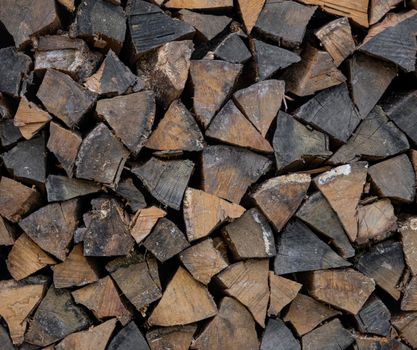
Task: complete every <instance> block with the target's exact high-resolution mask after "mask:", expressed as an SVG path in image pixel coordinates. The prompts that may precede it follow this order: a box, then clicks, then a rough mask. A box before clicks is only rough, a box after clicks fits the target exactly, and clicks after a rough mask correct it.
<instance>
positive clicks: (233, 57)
mask: <svg viewBox="0 0 417 350" xmlns="http://www.w3.org/2000/svg"><path fill="white" fill-rule="evenodd" d="M214 56H215V57H216V58H218V59H220V60H223V61H227V62H230V63H242V64H243V63H245V62H247V61H248V60H250V58H251V57H252V54H251V53H250V51H249V49H248V48H247V47H246V44H245V43H244V42H243V40H242V38H241V36H240V35H239V34H238V33H231V34H229V35H228V36H227V37H225V38H224V39H223V41H222V42H221V43H220V44H219V45H218V46H217V47H216V49H215V50H214Z"/></svg>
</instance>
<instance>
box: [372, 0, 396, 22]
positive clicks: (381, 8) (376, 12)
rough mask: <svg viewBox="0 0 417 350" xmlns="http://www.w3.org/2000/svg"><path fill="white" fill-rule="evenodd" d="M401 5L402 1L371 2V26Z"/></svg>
mask: <svg viewBox="0 0 417 350" xmlns="http://www.w3.org/2000/svg"><path fill="white" fill-rule="evenodd" d="M399 3H401V0H388V1H387V0H371V1H370V3H369V24H370V25H372V24H375V23H377V22H378V21H379V20H380V19H381V18H382V17H384V16H385V14H386V13H387V12H388V11H390V10H391V9H393V8H394V7H395V6H396V5H397V4H399Z"/></svg>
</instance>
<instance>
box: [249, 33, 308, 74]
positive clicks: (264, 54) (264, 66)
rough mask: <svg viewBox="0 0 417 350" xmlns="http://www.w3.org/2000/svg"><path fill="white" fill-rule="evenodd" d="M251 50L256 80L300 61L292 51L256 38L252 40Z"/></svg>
mask: <svg viewBox="0 0 417 350" xmlns="http://www.w3.org/2000/svg"><path fill="white" fill-rule="evenodd" d="M252 51H253V54H254V58H255V62H256V66H255V73H256V80H258V81H259V80H265V79H268V78H270V77H271V76H272V75H274V74H275V73H276V72H277V71H279V70H281V69H284V68H287V67H289V66H291V65H292V64H294V63H297V62H300V61H301V57H300V56H298V55H297V54H296V53H294V52H292V51H289V50H285V49H282V48H280V47H278V46H275V45H270V44H267V43H265V42H263V41H260V40H256V39H253V40H252Z"/></svg>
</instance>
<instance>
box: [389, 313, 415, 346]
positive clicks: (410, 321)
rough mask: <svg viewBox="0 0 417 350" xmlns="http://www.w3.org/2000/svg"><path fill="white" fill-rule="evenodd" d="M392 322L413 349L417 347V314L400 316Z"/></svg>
mask: <svg viewBox="0 0 417 350" xmlns="http://www.w3.org/2000/svg"><path fill="white" fill-rule="evenodd" d="M391 322H392V324H393V326H394V327H395V328H396V329H397V331H398V332H399V333H400V336H401V337H402V338H403V339H404V340H405V341H406V342H407V343H408V344H410V345H411V346H412V347H413V348H415V347H417V338H416V332H417V312H408V313H403V314H399V315H398V316H395V317H393V319H392V320H391Z"/></svg>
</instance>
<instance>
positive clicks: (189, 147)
mask: <svg viewBox="0 0 417 350" xmlns="http://www.w3.org/2000/svg"><path fill="white" fill-rule="evenodd" d="M145 146H146V147H147V148H150V149H152V150H157V151H190V152H193V151H201V150H202V149H203V147H204V137H203V134H202V133H201V131H200V128H199V127H198V125H197V122H196V121H195V119H194V117H193V116H192V114H191V113H190V112H189V111H188V109H187V108H186V107H185V106H184V105H183V104H182V103H181V101H179V100H176V101H174V102H172V104H171V105H170V106H169V108H168V110H167V111H166V113H165V115H164V117H163V118H162V120H161V121H160V122H159V124H158V126H157V128H156V129H155V130H154V131H153V132H152V134H151V136H150V137H149V139H148V140H147V141H146V144H145Z"/></svg>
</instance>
